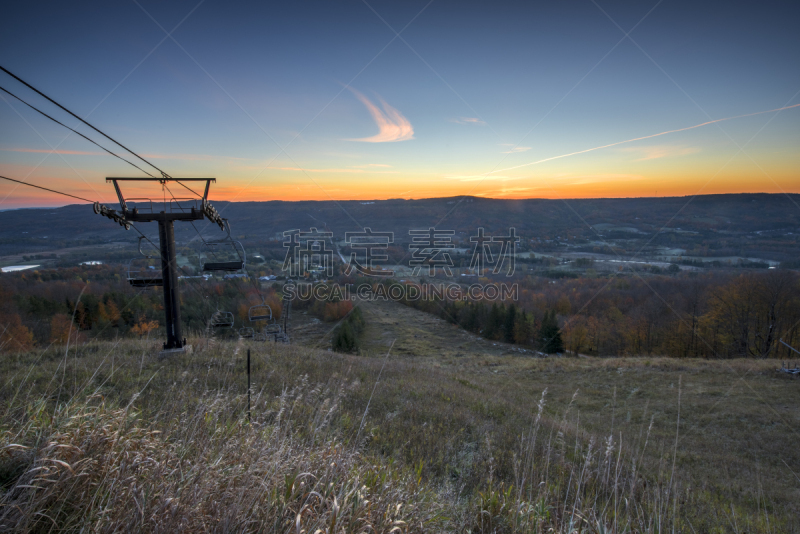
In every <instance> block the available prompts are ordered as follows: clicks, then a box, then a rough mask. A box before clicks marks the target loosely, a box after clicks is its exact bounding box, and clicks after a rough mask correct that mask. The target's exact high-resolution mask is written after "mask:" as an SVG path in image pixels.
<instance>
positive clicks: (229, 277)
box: [224, 273, 247, 280]
mask: <svg viewBox="0 0 800 534" xmlns="http://www.w3.org/2000/svg"><path fill="white" fill-rule="evenodd" d="M224 278H225V280H234V279H236V278H247V275H246V274H244V273H231V274H226V275H225V276H224Z"/></svg>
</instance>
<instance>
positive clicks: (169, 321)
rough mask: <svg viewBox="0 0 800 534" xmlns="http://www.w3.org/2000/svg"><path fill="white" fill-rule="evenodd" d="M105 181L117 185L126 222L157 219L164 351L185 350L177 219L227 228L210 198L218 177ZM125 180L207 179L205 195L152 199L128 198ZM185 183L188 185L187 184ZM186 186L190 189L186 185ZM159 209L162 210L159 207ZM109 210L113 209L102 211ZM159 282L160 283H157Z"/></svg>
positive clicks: (102, 208)
mask: <svg viewBox="0 0 800 534" xmlns="http://www.w3.org/2000/svg"><path fill="white" fill-rule="evenodd" d="M106 182H111V183H113V184H114V189H115V190H116V192H117V197H118V198H119V205H120V208H121V209H122V213H121V214H119V215H121V217H119V218H121V219H123V221H124V222H131V223H136V222H143V223H144V222H153V221H156V222H158V236H159V244H160V248H161V277H162V285H163V287H164V314H165V316H166V323H165V324H166V327H167V341H166V342H165V343H164V351H170V352H183V351H184V350H185V346H186V339H184V337H183V333H182V329H181V301H180V293H179V291H178V264H177V261H176V259H175V228H174V226H175V221H199V220H202V219H203V218H207V219H208V220H209V221H211V222H213V223H216V224H218V225H219V227H220V229H224V228H225V226H224V219H222V217H220V215H219V213H217V210H215V209H214V207H213V206H211V204H210V203H209V202H208V189H209V187H210V186H211V182H216V178H171V177H169V178H168V177H165V178H106ZM126 182H158V183H159V184H161V186H162V187H164V186H166V184H167V183H169V182H179V183H181V185H182V182H205V190H204V192H203V195H202V196H200V194H199V193H195V195H197V197H195V198H175V197H172V195H170V196H171V198H170V199H166V198H165V200H164V201H163V202H162V201H160V200H153V199H149V198H128V199H126V198H125V197H124V196H123V194H122V190H121V189H120V183H126ZM184 187H186V186H184ZM187 189H189V188H188V187H187ZM159 209H160V211H158V210H159ZM94 210H95V212H96V213H98V214H102V215H105V216H107V217H110V215H111V217H110V218H114V217H118V215H117V214H116V213H115V212H114V210H108V208H106V207H105V206H103V205H102V204H97V203H96V204H95V206H94ZM103 211H107V212H110V213H103ZM154 285H157V284H154Z"/></svg>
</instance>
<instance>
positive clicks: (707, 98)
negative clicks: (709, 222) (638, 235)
mask: <svg viewBox="0 0 800 534" xmlns="http://www.w3.org/2000/svg"><path fill="white" fill-rule="evenodd" d="M798 15H800V10H799V9H798V5H797V3H796V2H747V3H731V2H722V1H720V2H675V1H670V0H663V1H661V2H659V1H658V0H647V1H629V2H612V1H608V0H566V1H559V2H525V3H522V2H505V3H504V2H483V3H478V2H456V1H446V0H433V1H428V0H422V1H413V0H410V1H406V2H389V1H385V0H380V1H379V0H368V1H355V0H354V1H345V2H330V1H328V2H305V1H298V2H281V3H277V2H242V3H231V2H218V1H214V0H205V1H200V0H190V1H187V2H184V1H178V2H168V3H165V2H155V1H153V0H134V1H127V2H125V1H123V2H82V3H78V4H76V3H72V2H58V3H56V2H51V3H49V5H47V4H41V3H31V2H15V3H12V4H9V5H8V6H6V7H5V8H4V13H3V17H2V20H0V65H2V66H3V67H5V68H6V69H8V70H10V71H11V72H13V73H15V74H16V75H18V76H19V77H21V78H22V79H24V80H25V81H27V82H28V83H30V84H32V85H33V86H35V87H37V88H39V89H40V90H42V91H43V92H44V93H46V94H48V95H49V96H51V97H52V98H54V99H55V100H56V101H58V102H60V103H61V104H63V105H64V106H66V107H67V108H69V109H70V110H72V111H73V112H75V113H77V114H78V115H80V116H81V117H84V118H85V119H86V120H88V121H89V122H91V123H92V124H93V125H95V126H96V127H98V128H99V129H101V130H103V131H105V132H106V133H108V134H109V135H111V136H112V137H114V138H116V139H117V140H118V141H120V142H121V143H122V144H124V145H126V146H128V147H129V148H131V149H133V150H134V151H136V152H138V153H139V154H140V155H142V156H143V157H144V158H145V159H148V160H150V161H151V162H152V163H154V164H155V165H157V166H158V167H160V168H162V169H164V170H165V171H166V172H168V173H169V174H171V175H172V176H175V177H216V178H217V184H216V186H215V187H214V188H213V189H212V198H214V199H226V200H238V201H244V200H275V199H278V200H300V199H315V200H329V199H365V200H366V199H385V198H428V197H441V196H455V195H476V196H487V197H495V198H530V197H539V198H542V197H544V198H579V197H641V196H675V195H694V194H697V193H702V194H705V193H726V192H730V193H734V192H773V193H778V192H795V193H797V192H800V179H799V178H800V176H798V170H800V150H798V147H800V106H798V105H800V68H799V67H800V63H799V61H798V57H800V55H799V54H798V52H800V31H798V30H797V24H798V21H799V20H800V17H799V16H798ZM170 32H171V34H170ZM395 32H397V33H399V34H400V35H399V36H398V35H397V33H395ZM628 32H630V33H629V34H628V36H626V33H628ZM168 34H170V35H168ZM0 86H2V87H3V88H5V89H7V90H9V91H11V92H12V93H14V94H16V95H17V96H19V97H21V98H23V99H25V100H26V101H28V102H29V103H31V104H32V105H34V106H36V107H39V108H40V109H42V110H43V111H45V112H47V113H49V114H51V115H52V116H54V117H55V118H57V119H58V120H61V121H62V122H64V123H66V124H67V125H69V126H70V127H73V128H76V129H77V130H79V131H81V132H82V133H84V134H86V135H88V136H89V137H91V138H92V139H94V140H95V141H97V142H99V143H100V144H101V145H103V146H105V147H106V148H108V149H110V150H112V151H114V152H117V153H119V154H120V155H123V156H124V154H123V152H122V149H120V148H119V147H116V146H114V145H113V144H112V143H111V142H110V141H108V140H106V139H104V138H102V137H101V136H100V135H99V134H97V133H95V132H93V131H91V130H90V129H89V128H87V127H85V126H83V125H80V123H79V122H78V121H77V120H76V119H74V118H72V117H69V116H68V115H67V114H66V113H64V112H63V111H60V110H58V108H56V107H55V106H53V105H52V104H49V103H48V102H46V101H45V100H44V99H42V98H41V97H39V96H37V95H36V94H35V93H33V92H32V91H31V90H29V89H27V88H26V87H24V86H23V85H21V84H20V83H19V82H17V81H16V80H14V79H13V78H11V77H10V76H8V75H6V74H5V73H2V72H0ZM0 95H2V98H0V174H1V175H3V176H8V177H10V178H15V179H18V180H24V181H29V182H32V183H36V184H39V185H43V186H46V187H50V188H54V189H58V190H60V191H65V192H68V193H71V194H75V195H78V196H83V197H86V198H90V199H92V200H100V201H104V202H108V203H111V202H113V201H114V200H115V196H114V194H113V192H112V190H111V188H110V187H109V186H108V185H106V183H105V177H106V176H131V177H136V176H144V174H142V173H141V172H140V171H138V170H136V169H134V168H133V167H130V166H128V165H126V164H125V163H124V162H122V161H120V160H118V159H116V158H113V157H112V156H109V155H108V154H106V153H104V152H102V151H101V150H100V149H99V148H97V147H96V146H94V145H92V144H90V143H88V142H87V141H85V140H84V139H81V138H80V137H78V136H76V135H74V134H71V133H70V132H69V131H68V130H66V129H64V128H62V127H61V126H58V125H56V124H54V123H52V122H50V121H49V120H47V119H46V118H44V117H42V116H40V115H38V114H37V113H36V112H34V111H33V110H31V109H30V108H28V107H26V106H25V105H23V104H22V103H20V102H19V101H17V100H14V99H13V98H12V97H10V96H8V95H7V94H6V93H0ZM793 106H794V107H793ZM771 110H780V111H771ZM719 119H728V120H722V121H719V122H713V123H711V124H705V125H703V126H699V125H701V124H704V123H709V122H711V121H717V120H719ZM695 126H697V127H695ZM673 130H681V131H673ZM664 132H671V133H664ZM661 133H663V135H657V134H661ZM641 138H645V139H641ZM634 139H638V140H634ZM606 145H612V146H606ZM600 147H604V148H600ZM124 157H126V158H128V159H130V158H132V156H124ZM146 170H149V171H152V169H149V168H147V169H146ZM0 200H1V202H0V209H9V208H16V207H23V206H44V205H63V204H67V203H72V201H70V200H69V199H65V198H63V197H56V196H54V195H52V194H49V193H45V192H41V191H36V190H32V189H29V188H25V187H24V186H16V185H15V184H9V183H0Z"/></svg>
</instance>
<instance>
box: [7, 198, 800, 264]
mask: <svg viewBox="0 0 800 534" xmlns="http://www.w3.org/2000/svg"><path fill="white" fill-rule="evenodd" d="M214 205H215V207H216V208H217V209H218V211H220V212H221V213H222V215H223V217H228V218H229V219H230V221H231V225H232V228H233V231H234V234H235V236H236V237H238V238H240V239H265V238H271V237H275V236H277V235H278V234H282V232H284V231H285V230H290V229H306V230H307V229H309V228H310V227H317V228H319V229H322V228H327V229H329V230H330V231H333V232H334V235H335V236H336V237H337V238H338V237H344V232H346V231H354V230H359V229H361V228H362V227H369V228H372V230H373V231H393V232H395V235H396V236H406V237H405V239H406V240H407V236H408V230H409V229H421V228H428V227H431V226H433V227H436V228H437V229H442V230H455V231H456V232H457V233H459V232H464V234H467V235H469V234H470V233H474V232H475V230H476V229H477V228H478V227H484V228H485V229H486V230H487V232H491V231H504V230H507V229H508V228H509V227H511V226H513V227H515V228H517V231H518V233H520V234H521V235H523V236H527V237H539V238H548V237H559V236H563V237H567V236H568V237H571V238H574V237H579V238H580V237H582V238H586V239H592V238H595V237H596V236H597V234H603V233H607V232H604V231H606V230H610V231H616V232H628V233H630V234H633V235H637V236H643V235H644V234H651V235H652V234H654V233H655V232H657V231H658V230H661V229H662V228H663V227H665V226H666V227H667V228H668V229H669V230H668V231H670V232H679V233H680V232H698V233H701V234H704V235H715V234H716V235H730V234H757V235H759V236H763V235H766V236H769V235H770V234H773V235H774V234H780V235H784V236H786V235H796V234H798V233H800V195H798V194H792V195H786V194H731V195H702V196H696V197H668V198H621V199H568V200H545V199H525V200H501V199H484V198H476V197H455V198H436V199H422V200H402V199H391V200H376V201H300V202H285V201H269V202H236V203H228V202H222V201H220V202H214ZM109 207H114V208H116V207H118V206H116V205H111V206H109ZM206 224H207V223H205V222H202V223H200V224H197V223H196V225H197V226H198V228H203V227H205V226H206ZM590 225H591V226H593V229H592V228H590ZM150 226H152V227H153V228H149V227H150ZM143 227H144V229H145V231H147V232H148V233H154V232H155V225H153V224H150V225H143ZM207 232H209V233H211V234H213V232H214V230H213V229H212V228H208V229H207ZM217 233H218V231H217ZM132 234H133V232H127V233H126V232H125V231H124V230H123V229H122V228H120V227H119V226H118V225H116V224H115V223H113V222H111V221H109V220H108V219H105V218H103V217H101V216H99V215H95V214H94V212H93V211H92V207H91V206H90V205H71V206H65V207H62V208H54V209H52V208H42V209H19V210H9V211H4V212H0V253H3V254H9V253H17V252H23V251H25V250H36V249H40V250H41V249H47V248H54V247H58V246H70V245H77V244H88V243H98V242H113V241H130V240H132V239H133V236H132ZM193 235H196V234H195V230H194V229H193V228H192V226H191V225H189V224H177V225H176V237H177V238H178V239H183V238H187V237H190V236H193Z"/></svg>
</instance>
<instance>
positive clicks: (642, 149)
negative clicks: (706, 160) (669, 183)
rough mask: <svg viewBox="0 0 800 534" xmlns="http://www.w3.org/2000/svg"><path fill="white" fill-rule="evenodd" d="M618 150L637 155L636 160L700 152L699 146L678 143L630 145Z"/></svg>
mask: <svg viewBox="0 0 800 534" xmlns="http://www.w3.org/2000/svg"><path fill="white" fill-rule="evenodd" d="M617 150H619V151H620V152H627V153H630V154H635V155H638V156H639V157H638V158H637V159H636V161H645V160H648V159H659V158H670V157H675V156H685V155H687V154H695V153H697V152H700V149H699V148H696V147H691V146H679V145H649V146H630V147H625V148H619V149H617Z"/></svg>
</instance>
